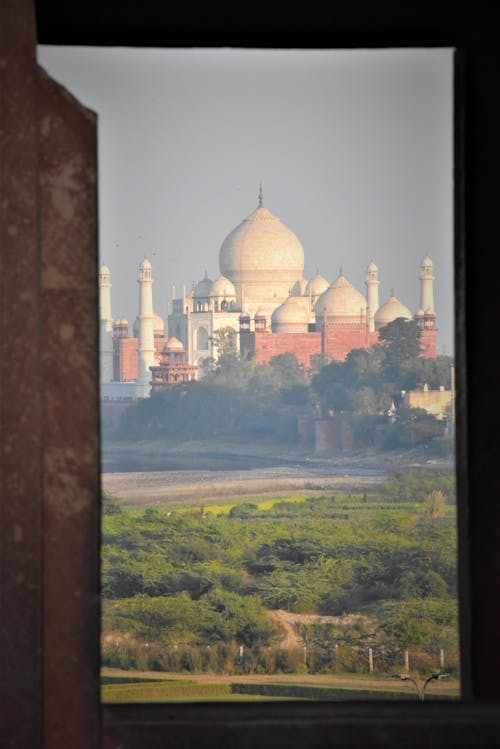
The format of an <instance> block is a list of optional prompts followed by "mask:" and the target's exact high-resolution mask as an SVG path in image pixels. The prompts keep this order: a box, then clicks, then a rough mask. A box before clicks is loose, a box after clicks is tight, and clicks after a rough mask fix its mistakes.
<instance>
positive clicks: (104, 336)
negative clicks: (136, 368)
mask: <svg viewBox="0 0 500 749" xmlns="http://www.w3.org/2000/svg"><path fill="white" fill-rule="evenodd" d="M99 321H100V322H99V379H100V381H101V382H111V381H112V379H113V318H112V317H111V276H110V272H109V268H108V267H107V266H106V265H101V267H100V269H99Z"/></svg>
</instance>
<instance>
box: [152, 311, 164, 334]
mask: <svg viewBox="0 0 500 749" xmlns="http://www.w3.org/2000/svg"><path fill="white" fill-rule="evenodd" d="M153 330H154V332H155V333H160V332H161V333H164V332H165V320H164V319H163V317H162V316H161V315H157V314H156V312H155V316H154V322H153Z"/></svg>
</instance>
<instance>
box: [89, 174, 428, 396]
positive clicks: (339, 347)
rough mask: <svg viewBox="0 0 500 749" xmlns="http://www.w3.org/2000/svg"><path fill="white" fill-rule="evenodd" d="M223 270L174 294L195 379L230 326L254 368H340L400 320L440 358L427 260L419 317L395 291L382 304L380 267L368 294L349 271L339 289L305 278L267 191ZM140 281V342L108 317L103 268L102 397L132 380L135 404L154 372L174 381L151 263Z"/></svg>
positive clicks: (225, 247)
mask: <svg viewBox="0 0 500 749" xmlns="http://www.w3.org/2000/svg"><path fill="white" fill-rule="evenodd" d="M219 268H220V274H221V275H220V276H219V277H218V278H217V279H216V280H215V281H212V280H211V279H210V278H208V276H207V273H206V272H205V275H204V277H203V278H202V279H201V280H200V281H199V282H198V283H197V284H196V285H193V288H192V289H191V291H190V292H189V293H186V287H183V290H182V294H181V295H180V296H177V295H176V293H175V289H174V290H173V294H172V299H171V302H170V304H169V307H170V313H169V314H168V325H167V328H168V337H169V338H170V339H172V338H174V339H175V340H177V341H178V342H180V343H181V344H182V346H183V349H184V352H185V363H186V364H189V365H192V366H194V367H197V368H198V373H199V372H200V369H201V367H200V365H201V364H202V362H203V360H204V359H207V358H212V359H216V358H217V355H218V352H217V349H216V345H215V342H214V332H215V331H217V330H221V329H223V328H226V329H230V330H232V331H233V332H234V334H235V338H236V341H237V345H238V347H239V350H240V353H241V354H242V355H243V356H248V357H254V358H255V361H256V362H257V363H263V362H267V361H269V360H270V359H271V358H272V357H273V356H276V355H277V354H281V353H293V354H295V355H296V356H297V359H298V360H299V362H300V363H301V364H302V365H303V367H304V368H305V369H306V370H308V369H310V368H311V364H312V357H317V356H322V357H324V359H325V360H328V359H337V360H341V361H342V360H344V359H345V357H346V356H347V354H348V353H349V352H350V351H351V350H352V349H354V348H370V346H372V345H373V344H374V343H376V342H377V341H378V331H379V330H380V328H381V327H383V326H384V325H387V324H388V323H389V322H392V321H393V320H395V319H397V318H400V317H402V318H404V319H406V320H410V319H414V320H416V322H417V323H418V325H419V327H420V330H421V336H422V337H421V346H422V356H430V357H433V356H436V353H437V329H436V315H435V312H434V299H433V282H434V275H433V265H432V261H431V259H430V258H429V257H427V256H426V257H424V259H423V260H422V263H421V266H420V276H419V278H420V283H421V304H420V308H419V310H418V311H417V313H416V314H415V315H412V313H411V312H410V310H409V309H408V307H406V306H405V305H404V304H402V302H400V301H399V300H398V299H397V298H396V297H395V295H394V293H391V295H390V297H389V299H388V300H387V301H386V302H385V303H384V304H382V305H380V304H379V291H378V287H379V283H380V282H379V278H378V268H377V266H376V265H375V263H374V262H373V261H371V262H370V263H369V265H368V267H367V270H366V279H365V284H366V290H367V293H366V297H365V296H364V295H363V294H362V293H361V292H360V291H359V290H358V289H356V288H355V287H354V286H353V285H352V284H351V283H350V282H349V281H348V279H347V278H346V277H345V276H344V275H343V273H342V270H340V272H339V275H338V276H337V278H336V279H335V280H334V281H333V282H332V283H329V282H328V281H327V280H326V279H325V278H324V277H323V276H321V275H320V274H319V273H317V274H316V276H314V278H312V279H310V280H309V281H308V280H307V279H305V278H304V276H303V272H304V249H303V247H302V244H301V242H300V240H299V239H298V237H297V236H296V235H295V234H294V233H293V232H292V231H291V230H290V229H289V228H288V227H287V226H285V225H284V224H283V223H282V222H281V221H280V220H279V219H278V218H277V217H276V216H274V215H273V214H272V213H271V212H270V211H269V210H268V209H267V208H266V207H265V206H264V205H263V195H262V189H261V190H260V192H259V199H258V206H257V208H256V209H255V210H254V211H253V212H252V213H251V214H250V215H249V216H248V217H247V218H246V219H244V220H243V221H242V222H241V223H240V224H239V225H238V226H236V227H235V229H233V230H232V231H231V232H230V233H229V234H228V236H227V237H226V238H225V239H224V241H223V243H222V246H221V248H220V252H219ZM138 282H139V315H138V317H137V319H136V322H135V324H134V330H133V333H134V337H133V338H129V337H128V334H129V331H128V323H127V322H126V321H124V320H123V319H121V320H115V321H114V322H113V321H112V318H111V297H110V288H111V283H110V272H109V268H107V267H106V266H103V267H102V268H101V271H100V274H99V286H100V304H101V383H102V388H103V393H106V389H107V387H108V385H110V384H111V383H112V382H125V381H133V382H135V383H136V397H147V395H149V393H150V391H151V383H152V379H151V372H152V371H154V373H155V378H156V380H155V382H156V385H159V382H160V379H161V378H164V377H167V379H168V377H170V375H167V374H166V371H167V370H166V369H165V366H166V359H165V357H164V356H163V354H164V352H165V344H166V342H167V336H166V334H165V324H164V321H163V320H162V318H161V317H160V316H159V315H157V314H156V313H155V312H154V311H153V296H152V286H153V278H152V269H151V264H150V263H149V261H148V260H146V259H144V260H143V262H142V263H141V266H140V268H139V280H138ZM162 357H163V359H162ZM162 362H163V370H162ZM160 371H163V374H160ZM198 376H199V375H198ZM159 378H160V379H159ZM162 382H164V383H165V382H166V380H164V379H162Z"/></svg>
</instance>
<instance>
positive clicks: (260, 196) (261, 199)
mask: <svg viewBox="0 0 500 749" xmlns="http://www.w3.org/2000/svg"><path fill="white" fill-rule="evenodd" d="M263 203H264V195H263V193H262V182H260V183H259V208H261V207H262V205H263Z"/></svg>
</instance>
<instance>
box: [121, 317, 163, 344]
mask: <svg viewBox="0 0 500 749" xmlns="http://www.w3.org/2000/svg"><path fill="white" fill-rule="evenodd" d="M127 324H128V323H127ZM139 327H140V320H139V317H138V316H137V317H136V318H135V320H134V324H133V326H132V331H133V335H134V338H139ZM153 332H154V333H164V332H165V320H164V319H163V317H161V315H157V314H156V312H154V311H153Z"/></svg>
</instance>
